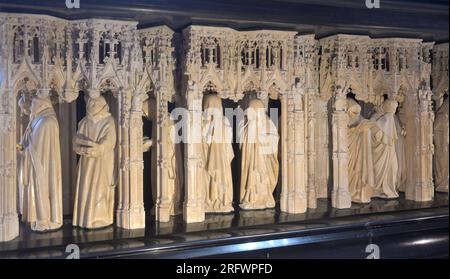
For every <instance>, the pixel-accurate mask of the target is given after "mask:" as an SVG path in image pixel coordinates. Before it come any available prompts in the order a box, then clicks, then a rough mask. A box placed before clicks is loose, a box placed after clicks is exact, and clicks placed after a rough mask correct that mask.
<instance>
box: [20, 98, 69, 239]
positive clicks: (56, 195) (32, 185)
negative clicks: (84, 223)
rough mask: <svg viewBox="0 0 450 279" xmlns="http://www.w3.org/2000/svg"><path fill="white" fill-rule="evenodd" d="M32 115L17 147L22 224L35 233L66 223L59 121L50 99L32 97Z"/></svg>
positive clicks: (53, 228) (57, 227)
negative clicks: (63, 202) (19, 154)
mask: <svg viewBox="0 0 450 279" xmlns="http://www.w3.org/2000/svg"><path fill="white" fill-rule="evenodd" d="M29 112H30V122H29V124H28V127H27V128H26V130H25V133H24V135H23V138H22V141H21V143H20V144H19V146H18V147H19V150H21V153H22V157H21V158H22V160H21V162H20V164H21V165H20V167H19V169H20V174H19V179H20V185H22V187H23V208H22V221H24V222H27V223H30V225H31V229H32V230H34V231H40V232H43V231H50V230H56V229H59V228H60V227H61V226H62V224H63V211H62V175H61V150H60V143H59V124H58V119H57V118H56V113H55V111H54V109H53V106H52V102H51V100H50V98H49V97H42V96H35V97H33V99H32V101H31V107H30V111H29Z"/></svg>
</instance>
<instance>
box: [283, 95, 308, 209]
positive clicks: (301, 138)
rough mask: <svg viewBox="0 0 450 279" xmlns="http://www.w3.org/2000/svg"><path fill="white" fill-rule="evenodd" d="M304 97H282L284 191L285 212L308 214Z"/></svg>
mask: <svg viewBox="0 0 450 279" xmlns="http://www.w3.org/2000/svg"><path fill="white" fill-rule="evenodd" d="M302 99H303V96H302V95H299V94H294V95H292V96H286V95H282V96H281V146H282V155H281V158H282V163H281V169H282V191H281V211H283V212H286V213H292V214H298V213H304V212H306V209H307V193H306V182H307V176H306V163H307V162H306V154H305V153H306V152H305V149H306V148H305V114H304V110H303V100H302Z"/></svg>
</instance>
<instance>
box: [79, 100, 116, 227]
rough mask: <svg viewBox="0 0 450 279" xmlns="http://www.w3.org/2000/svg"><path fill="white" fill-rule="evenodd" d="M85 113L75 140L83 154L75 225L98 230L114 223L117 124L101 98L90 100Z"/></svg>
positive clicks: (80, 153)
mask: <svg viewBox="0 0 450 279" xmlns="http://www.w3.org/2000/svg"><path fill="white" fill-rule="evenodd" d="M86 111H87V116H86V117H84V118H83V119H82V120H81V121H80V123H79V125H78V132H77V135H76V136H75V138H74V140H73V146H74V151H75V152H76V153H77V154H78V155H80V160H79V162H78V173H77V188H76V193H75V206H74V210H73V225H74V226H78V227H81V228H86V229H95V228H102V227H106V226H109V225H111V224H112V223H113V212H114V188H115V185H116V180H115V169H114V157H115V155H114V148H115V146H116V124H115V122H114V118H113V117H112V116H111V114H110V113H109V107H108V104H107V103H106V100H105V98H104V97H102V96H100V97H97V98H89V99H88V101H87V108H86Z"/></svg>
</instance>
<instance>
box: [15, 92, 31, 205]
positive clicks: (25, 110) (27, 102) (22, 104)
mask: <svg viewBox="0 0 450 279" xmlns="http://www.w3.org/2000/svg"><path fill="white" fill-rule="evenodd" d="M31 99H32V98H31V95H28V94H22V96H21V97H20V99H19V103H18V106H19V108H20V112H21V114H22V118H28V122H29V121H30V119H29V117H30V114H31V111H30V110H31ZM23 125H24V127H25V129H26V127H28V123H26V124H25V123H23ZM25 136H26V134H25V133H24V134H23V135H21V139H20V142H19V143H18V145H17V146H18V148H19V150H20V149H23V146H24V144H25V140H26V137H25ZM18 155H19V156H18V158H17V159H18V162H17V164H18V175H19V178H18V184H19V185H18V186H19V187H18V189H17V190H18V198H19V200H18V203H19V205H18V212H19V214H22V212H23V202H24V201H25V200H24V193H25V185H23V184H22V182H23V180H22V177H21V175H22V174H23V173H24V170H23V168H24V166H25V165H24V159H25V157H24V156H23V155H24V153H22V152H19V154H18Z"/></svg>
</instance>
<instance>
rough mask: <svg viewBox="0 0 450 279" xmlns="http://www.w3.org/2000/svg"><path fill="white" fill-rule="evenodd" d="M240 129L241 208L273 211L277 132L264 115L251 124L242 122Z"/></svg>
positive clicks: (276, 173)
mask: <svg viewBox="0 0 450 279" xmlns="http://www.w3.org/2000/svg"><path fill="white" fill-rule="evenodd" d="M239 126H240V129H239V130H240V137H241V138H240V139H241V144H240V147H241V154H242V162H241V191H240V207H241V208H242V209H264V208H273V207H275V199H274V196H273V192H274V190H275V188H276V186H277V182H278V170H279V164H278V141H279V135H278V132H277V128H276V127H275V125H274V124H273V122H272V121H271V120H270V118H269V117H268V116H267V115H263V116H262V115H261V114H258V117H257V118H256V119H254V120H250V121H248V120H247V119H244V120H243V121H241V123H240V124H239Z"/></svg>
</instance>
